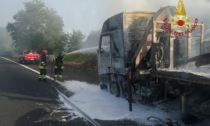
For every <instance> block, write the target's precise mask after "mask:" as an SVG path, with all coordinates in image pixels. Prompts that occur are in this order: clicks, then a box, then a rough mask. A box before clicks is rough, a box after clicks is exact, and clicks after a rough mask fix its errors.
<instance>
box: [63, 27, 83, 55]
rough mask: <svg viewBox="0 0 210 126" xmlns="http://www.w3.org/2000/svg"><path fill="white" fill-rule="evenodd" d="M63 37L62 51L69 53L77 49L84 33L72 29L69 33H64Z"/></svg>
mask: <svg viewBox="0 0 210 126" xmlns="http://www.w3.org/2000/svg"><path fill="white" fill-rule="evenodd" d="M64 38H65V39H64V40H65V42H64V45H65V47H64V51H65V52H66V53H69V52H72V51H75V50H78V49H79V45H80V43H81V42H82V41H83V39H84V38H85V35H84V34H83V33H82V32H81V31H80V30H73V31H72V32H71V33H67V34H65V35H64Z"/></svg>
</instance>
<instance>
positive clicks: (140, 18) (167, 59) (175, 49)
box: [97, 6, 210, 115]
mask: <svg viewBox="0 0 210 126" xmlns="http://www.w3.org/2000/svg"><path fill="white" fill-rule="evenodd" d="M175 9H176V8H175V7H171V6H167V7H164V8H161V9H160V10H158V11H157V12H155V13H153V12H123V13H120V14H117V15H115V16H113V17H110V18H109V19H107V20H106V21H105V22H104V24H103V27H102V32H101V36H100V42H99V48H98V53H97V57H98V73H99V77H100V87H101V88H102V89H108V91H110V92H111V93H112V94H113V95H115V96H118V97H124V98H129V96H130V99H132V100H133V101H138V102H139V101H140V102H146V103H148V102H149V103H151V102H155V101H159V100H166V99H169V98H171V97H177V98H180V99H182V100H180V101H181V103H182V110H183V112H186V111H187V112H188V111H189V112H191V111H192V110H193V113H199V114H202V115H210V95H209V91H210V88H209V87H210V86H209V85H210V79H209V78H207V77H203V76H199V75H196V74H192V73H186V72H182V71H174V70H173V69H174V68H175V67H179V66H181V65H186V64H189V63H188V61H189V60H188V59H190V58H191V57H192V52H193V49H192V41H191V40H192V38H193V37H195V38H196V41H198V42H197V43H199V44H200V45H202V41H203V29H204V24H197V28H200V32H199V33H198V34H199V35H198V34H197V35H196V36H193V35H192V34H191V33H189V34H187V35H184V36H182V37H176V36H174V35H172V34H171V33H170V32H169V31H168V30H166V29H164V22H163V21H164V19H166V18H170V16H172V15H173V14H174V11H175ZM191 25H193V24H190V25H189V27H191ZM201 50H204V47H202V46H201ZM202 53H204V52H202ZM199 55H200V54H199ZM190 65H193V63H190ZM129 83H130V84H131V86H130V88H129ZM129 89H130V93H132V95H131V94H130V95H128V94H129V93H128V92H129ZM131 96H132V97H131Z"/></svg>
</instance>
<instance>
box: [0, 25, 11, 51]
mask: <svg viewBox="0 0 210 126" xmlns="http://www.w3.org/2000/svg"><path fill="white" fill-rule="evenodd" d="M0 45H1V46H0V52H3V51H10V50H12V47H11V45H12V38H11V36H10V35H9V33H8V32H7V29H6V28H2V27H0Z"/></svg>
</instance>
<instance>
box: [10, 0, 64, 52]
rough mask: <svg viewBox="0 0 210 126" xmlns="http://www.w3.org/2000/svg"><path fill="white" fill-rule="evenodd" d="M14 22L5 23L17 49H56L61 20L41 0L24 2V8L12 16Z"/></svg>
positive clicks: (60, 33)
mask: <svg viewBox="0 0 210 126" xmlns="http://www.w3.org/2000/svg"><path fill="white" fill-rule="evenodd" d="M13 19H14V20H15V22H13V23H8V24H7V30H8V32H9V33H10V35H11V36H12V39H13V45H14V46H15V47H16V48H17V49H19V50H22V49H33V50H37V51H41V50H42V49H43V48H45V49H48V51H49V52H51V53H52V52H53V50H55V49H57V45H59V42H60V38H61V36H62V34H63V20H62V18H61V17H60V16H59V15H57V14H56V12H55V11H54V10H53V9H48V8H47V7H46V6H45V4H44V3H43V2H41V0H33V1H31V2H26V3H25V10H20V11H19V12H18V13H17V14H15V15H14V16H13Z"/></svg>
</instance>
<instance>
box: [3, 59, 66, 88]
mask: <svg viewBox="0 0 210 126" xmlns="http://www.w3.org/2000/svg"><path fill="white" fill-rule="evenodd" d="M0 58H2V59H5V60H7V61H10V62H13V63H15V64H17V65H20V66H22V67H24V68H26V69H28V70H31V71H33V72H35V73H37V74H39V71H37V70H34V69H32V68H30V67H27V66H26V65H23V64H20V63H18V62H15V61H13V60H10V59H8V58H5V57H2V56H0ZM47 78H48V79H50V80H52V81H53V80H54V79H53V78H52V77H50V76H48V75H47ZM56 82H57V83H59V84H61V85H62V84H63V83H62V82H61V81H58V80H56Z"/></svg>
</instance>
